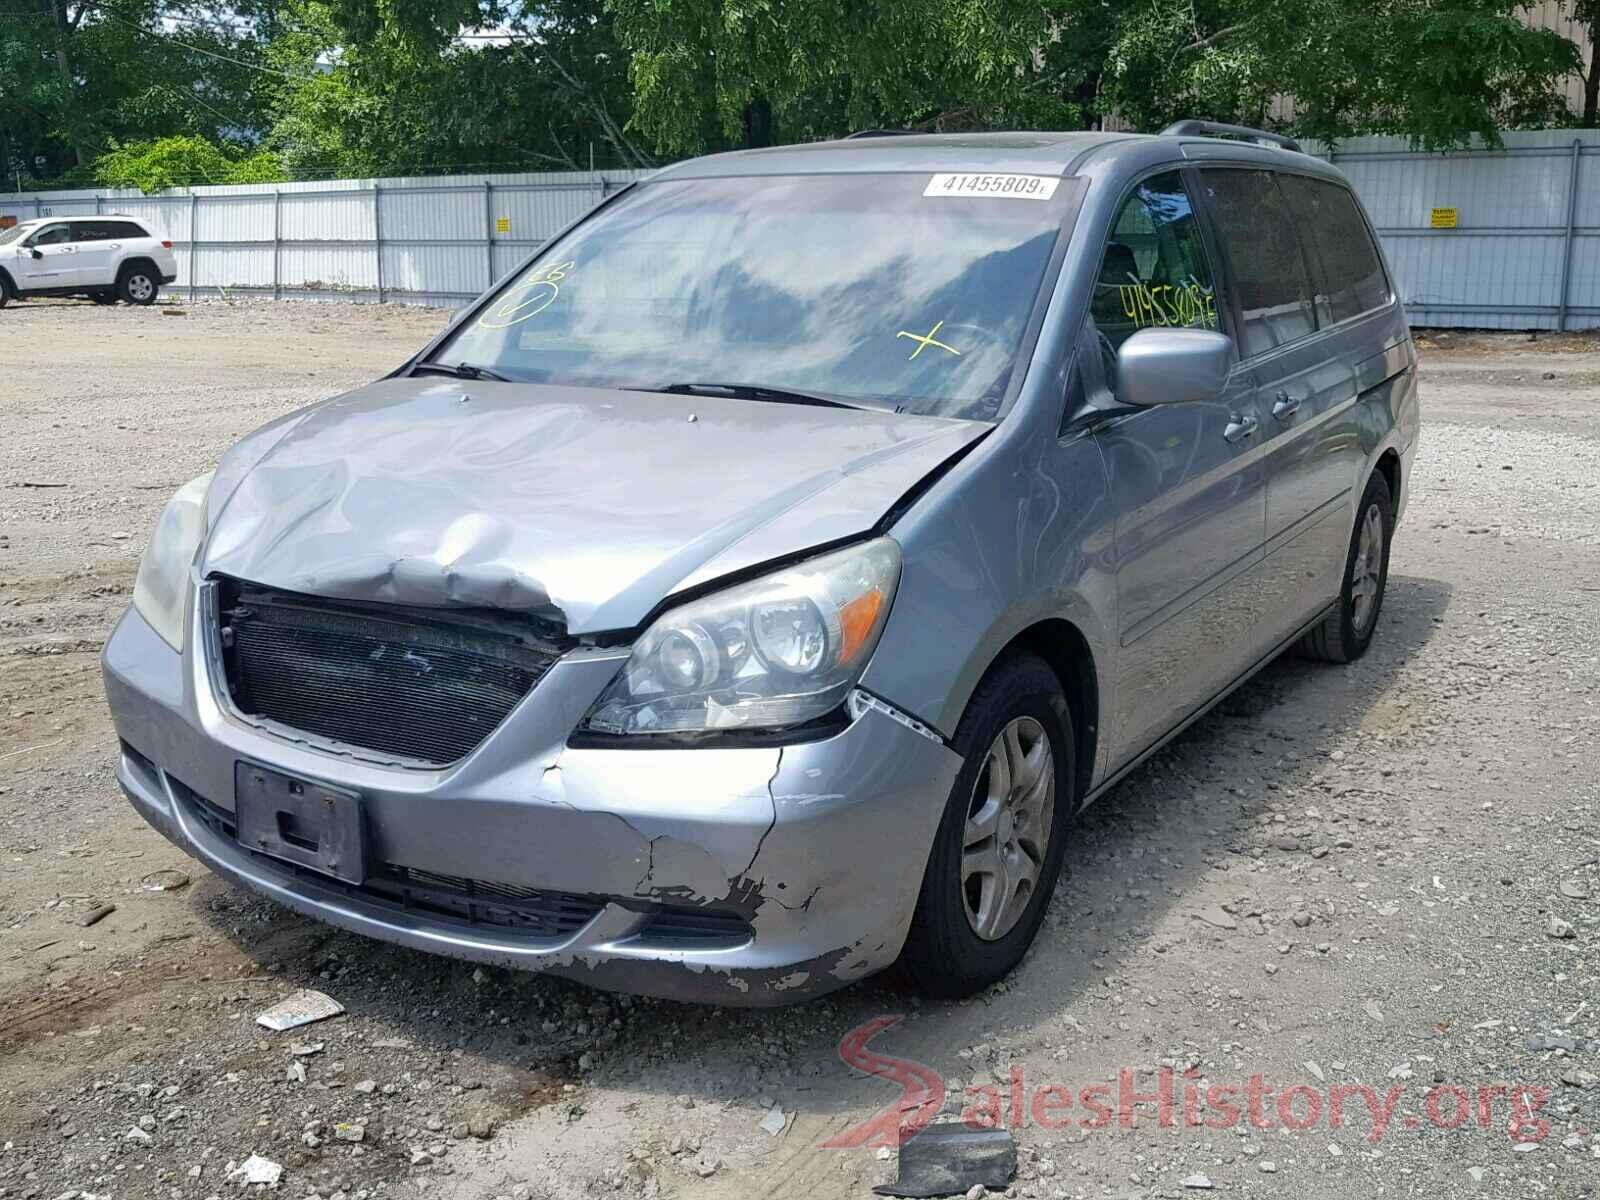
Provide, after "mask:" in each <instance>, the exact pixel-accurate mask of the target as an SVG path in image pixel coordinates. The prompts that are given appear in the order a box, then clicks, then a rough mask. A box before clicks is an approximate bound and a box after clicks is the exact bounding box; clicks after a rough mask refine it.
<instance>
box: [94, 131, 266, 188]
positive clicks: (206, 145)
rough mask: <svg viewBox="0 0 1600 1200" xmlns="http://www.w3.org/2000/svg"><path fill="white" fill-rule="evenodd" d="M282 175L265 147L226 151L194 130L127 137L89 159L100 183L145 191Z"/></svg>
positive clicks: (259, 180) (246, 180) (102, 185)
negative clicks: (123, 142)
mask: <svg viewBox="0 0 1600 1200" xmlns="http://www.w3.org/2000/svg"><path fill="white" fill-rule="evenodd" d="M287 178H288V176H287V175H286V174H285V173H284V170H283V164H282V162H280V161H279V159H278V156H277V155H276V154H274V153H273V152H272V151H270V150H256V151H255V152H254V153H251V154H246V155H243V156H239V155H231V154H229V153H228V152H227V151H225V150H224V149H222V148H221V147H220V146H218V145H217V144H216V143H215V142H209V141H207V140H206V139H205V138H203V137H196V136H194V135H193V134H183V135H180V136H178V137H167V138H159V139H157V140H155V141H149V142H130V143H128V144H127V145H126V146H117V147H116V148H114V149H112V150H108V151H107V152H106V153H104V154H102V155H101V156H100V157H99V158H97V159H95V161H94V181H95V182H96V183H98V184H99V185H100V186H101V187H115V188H127V187H136V188H139V189H141V190H142V191H145V192H159V191H161V190H162V189H163V188H170V187H184V186H189V185H192V184H196V183H279V182H281V181H283V180H285V179H287Z"/></svg>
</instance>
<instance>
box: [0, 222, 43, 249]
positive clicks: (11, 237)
mask: <svg viewBox="0 0 1600 1200" xmlns="http://www.w3.org/2000/svg"><path fill="white" fill-rule="evenodd" d="M36 228H37V226H34V225H13V226H12V227H11V228H10V229H0V246H9V245H10V244H11V243H12V242H14V241H16V240H17V239H18V238H19V237H21V236H22V235H23V234H25V233H31V232H32V231H33V230H34V229H36Z"/></svg>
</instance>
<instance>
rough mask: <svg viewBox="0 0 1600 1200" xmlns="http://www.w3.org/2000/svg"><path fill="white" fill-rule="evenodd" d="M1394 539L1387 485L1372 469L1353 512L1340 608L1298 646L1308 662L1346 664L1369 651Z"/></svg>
mask: <svg viewBox="0 0 1600 1200" xmlns="http://www.w3.org/2000/svg"><path fill="white" fill-rule="evenodd" d="M1393 536H1394V504H1393V500H1392V499H1391V497H1390V495H1389V483H1388V481H1387V480H1385V479H1384V477H1383V476H1382V475H1381V474H1379V473H1378V472H1376V471H1374V472H1373V475H1372V478H1371V479H1369V480H1368V481H1367V490H1366V491H1365V492H1363V493H1362V494H1361V507H1360V508H1359V509H1358V510H1357V512H1356V527H1355V531H1354V532H1353V533H1352V534H1351V535H1350V551H1349V553H1348V554H1347V555H1346V556H1345V565H1344V584H1343V586H1341V587H1340V589H1339V604H1338V606H1337V607H1336V608H1335V609H1334V610H1333V611H1332V612H1331V613H1329V614H1328V615H1327V617H1326V618H1325V619H1324V620H1323V622H1322V624H1321V625H1318V626H1317V627H1316V628H1315V629H1313V630H1312V631H1311V632H1310V633H1308V634H1306V635H1305V637H1303V638H1301V639H1300V643H1299V645H1298V647H1296V648H1297V649H1298V650H1299V651H1300V652H1301V653H1302V654H1304V655H1305V656H1306V657H1307V658H1317V659H1321V660H1322V661H1323V662H1336V663H1349V662H1355V660H1356V659H1358V658H1360V657H1361V656H1362V655H1363V654H1365V653H1366V652H1367V647H1368V646H1370V645H1371V644H1372V634H1373V632H1374V631H1375V630H1376V629H1377V628H1378V613H1379V612H1380V611H1381V610H1382V608H1383V593H1384V588H1385V587H1386V586H1387V584H1388V582H1389V542H1390V540H1391V539H1392V538H1393Z"/></svg>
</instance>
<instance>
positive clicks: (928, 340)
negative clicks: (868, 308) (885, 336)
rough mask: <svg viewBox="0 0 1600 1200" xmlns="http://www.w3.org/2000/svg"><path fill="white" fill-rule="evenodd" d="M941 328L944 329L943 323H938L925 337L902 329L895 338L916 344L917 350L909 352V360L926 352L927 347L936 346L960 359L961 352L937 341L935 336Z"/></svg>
mask: <svg viewBox="0 0 1600 1200" xmlns="http://www.w3.org/2000/svg"><path fill="white" fill-rule="evenodd" d="M942 328H944V322H943V321H940V322H939V323H938V324H937V325H935V326H934V327H933V328H932V329H930V330H928V332H927V334H926V336H924V335H923V334H920V333H912V332H911V331H910V330H907V329H902V330H901V331H900V332H899V333H897V334H895V337H897V338H910V339H911V340H912V341H913V342H916V343H917V348H916V349H915V350H913V351H912V352H911V358H915V357H916V356H917V355H919V354H921V353H922V352H923V351H924V350H926V349H927V348H928V347H929V346H937V347H939V349H941V350H948V351H950V353H951V354H954V355H955V356H956V357H957V358H960V357H961V351H959V350H957V349H956V348H955V347H954V346H947V345H946V344H945V343H943V342H941V341H939V340H938V339H937V337H936V335H937V334H938V332H939V330H940V329H942ZM911 358H908V359H906V361H907V362H910V361H911Z"/></svg>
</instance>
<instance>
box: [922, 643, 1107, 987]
mask: <svg viewBox="0 0 1600 1200" xmlns="http://www.w3.org/2000/svg"><path fill="white" fill-rule="evenodd" d="M954 749H955V750H956V752H957V753H959V754H960V755H961V756H962V758H963V760H964V764H963V766H962V768H961V771H960V772H959V773H958V774H957V776H956V781H955V784H954V785H953V786H952V788H951V791H950V796H949V799H948V800H947V801H946V803H945V812H944V817H943V819H942V820H941V821H940V823H939V830H938V832H937V833H936V834H935V835H934V844H933V851H932V853H931V854H930V856H929V859H928V866H927V870H926V872H925V874H924V876H923V880H922V891H921V893H920V894H919V896H918V898H917V909H916V913H915V915H914V916H913V917H912V919H911V930H910V933H909V934H908V935H907V938H906V946H905V950H904V951H903V952H902V954H901V959H900V966H901V970H902V972H903V973H904V974H905V975H906V976H907V977H908V978H909V980H910V981H911V983H912V984H913V985H915V986H916V987H917V988H918V989H919V990H921V991H923V992H926V993H928V994H930V995H934V996H941V997H960V996H969V995H971V994H972V993H974V992H978V991H981V990H982V989H984V988H986V987H988V986H990V985H991V984H993V983H996V982H998V981H999V980H1001V979H1003V978H1004V977H1005V976H1006V975H1007V974H1009V973H1010V972H1011V970H1012V969H1013V968H1014V967H1015V966H1016V965H1017V964H1018V963H1019V962H1021V961H1022V956H1023V955H1024V954H1025V953H1026V952H1027V950H1028V947H1029V946H1030V945H1031V944H1032V943H1033V939H1034V935H1035V934H1037V933H1038V931H1039V925H1040V922H1042V921H1043V920H1044V914H1045V909H1046V908H1047V907H1048V905H1049V903H1050V895H1051V893H1052V892H1054V891H1055V885H1056V879H1057V877H1058V876H1059V875H1060V873H1061V858H1062V855H1063V853H1064V850H1065V846H1066V829H1067V826H1068V824H1069V823H1070V821H1071V819H1072V816H1073V814H1074V812H1075V810H1076V807H1077V787H1076V783H1075V781H1076V779H1077V758H1076V746H1075V744H1074V740H1073V735H1072V714H1071V712H1070V710H1069V709H1068V707H1067V700H1066V697H1065V696H1064V695H1062V692H1061V684H1060V681H1059V680H1058V679H1057V678H1056V675H1055V672H1054V671H1052V670H1051V669H1050V667H1049V666H1047V665H1046V664H1045V662H1044V661H1043V660H1042V659H1040V658H1038V657H1036V656H1034V655H1032V654H1020V653H1019V654H1010V655H1007V656H1006V657H1004V658H1002V659H1001V660H1000V661H999V662H998V663H996V664H995V665H994V666H993V667H992V668H990V671H989V674H988V675H986V676H985V677H984V679H983V681H982V682H981V683H980V684H979V685H978V688H977V691H975V692H974V693H973V696H972V700H971V702H970V703H969V704H968V705H967V711H966V713H965V714H964V715H963V716H962V718H961V725H960V727H959V728H958V729H957V730H956V736H955V739H954Z"/></svg>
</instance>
